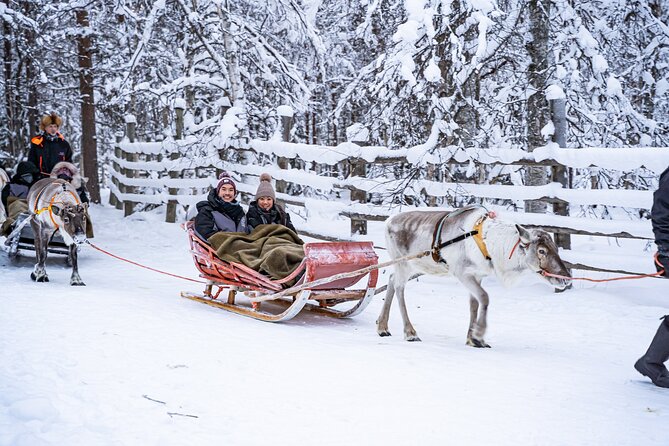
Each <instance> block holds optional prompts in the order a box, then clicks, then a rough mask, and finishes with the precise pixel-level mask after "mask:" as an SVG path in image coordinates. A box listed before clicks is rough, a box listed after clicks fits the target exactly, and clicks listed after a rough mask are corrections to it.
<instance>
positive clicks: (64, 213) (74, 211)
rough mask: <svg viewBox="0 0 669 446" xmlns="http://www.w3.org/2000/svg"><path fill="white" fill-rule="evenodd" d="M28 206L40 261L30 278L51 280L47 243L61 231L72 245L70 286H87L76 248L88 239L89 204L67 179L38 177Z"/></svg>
mask: <svg viewBox="0 0 669 446" xmlns="http://www.w3.org/2000/svg"><path fill="white" fill-rule="evenodd" d="M28 206H29V209H30V217H29V218H30V225H31V226H32V229H33V232H34V234H35V252H36V254H37V264H36V265H35V269H34V270H33V272H32V273H31V274H30V278H31V279H33V280H34V281H36V282H48V281H49V276H47V274H46V269H45V266H44V265H45V262H46V257H47V252H48V251H47V246H48V244H49V240H51V237H52V236H53V234H54V233H55V232H56V231H59V232H60V235H61V236H62V237H63V240H64V241H65V244H67V245H68V246H69V248H70V253H69V256H70V262H71V263H72V276H71V277H70V285H85V284H84V282H83V281H82V280H81V277H79V267H78V265H77V247H78V246H79V245H81V244H82V243H84V242H85V241H86V206H85V205H82V204H81V201H80V200H79V196H78V195H77V192H76V190H75V189H74V187H72V185H71V184H70V183H68V182H67V181H64V180H59V179H53V178H45V179H43V180H39V181H38V182H37V183H35V184H34V185H33V187H31V188H30V192H28Z"/></svg>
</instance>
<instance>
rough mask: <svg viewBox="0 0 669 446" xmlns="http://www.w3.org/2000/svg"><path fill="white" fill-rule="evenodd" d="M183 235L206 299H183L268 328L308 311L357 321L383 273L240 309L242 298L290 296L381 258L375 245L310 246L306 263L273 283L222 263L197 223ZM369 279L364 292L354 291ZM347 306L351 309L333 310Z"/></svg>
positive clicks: (192, 295)
mask: <svg viewBox="0 0 669 446" xmlns="http://www.w3.org/2000/svg"><path fill="white" fill-rule="evenodd" d="M184 229H185V230H186V232H187V233H188V241H189V245H190V252H191V255H192V256H193V261H194V262H195V267H196V268H197V269H198V270H199V272H200V277H202V278H204V279H205V280H206V285H205V289H204V292H203V293H202V294H198V293H191V292H186V291H184V292H182V293H181V296H182V297H185V298H187V299H191V300H194V301H198V302H201V303H204V304H207V305H210V306H213V307H217V308H221V309H223V310H227V311H230V312H233V313H237V314H241V315H244V316H248V317H252V318H254V319H258V320H262V321H266V322H281V321H287V320H290V319H292V318H293V317H295V316H296V315H297V314H298V313H300V312H301V311H302V310H305V309H306V310H309V311H313V312H316V313H319V314H322V315H326V316H331V317H336V318H347V317H353V316H355V315H357V314H360V313H361V312H362V311H363V310H364V309H365V308H366V307H367V305H368V304H369V302H370V301H371V299H372V297H373V296H374V291H375V287H376V282H377V279H378V270H373V271H370V272H369V273H365V274H360V275H356V276H354V277H348V278H344V279H339V280H333V281H331V282H329V283H326V284H322V285H319V286H316V287H314V288H310V289H306V290H299V291H297V290H296V291H295V292H294V293H291V292H289V293H288V296H285V297H284V296H282V297H280V298H277V299H273V300H269V301H266V302H264V303H263V304H262V305H260V303H256V302H248V303H246V302H243V303H240V302H238V294H243V295H245V296H246V297H247V298H258V297H262V296H270V295H273V294H276V293H277V292H280V291H284V290H286V291H290V290H291V289H292V288H297V287H298V286H299V285H300V284H304V283H308V282H312V281H315V280H318V279H323V278H327V277H332V276H335V275H337V274H339V273H347V272H352V271H357V270H359V269H362V268H364V267H367V266H372V265H376V264H377V263H378V256H377V255H376V253H375V252H374V247H373V244H372V242H325V243H321V242H319V243H306V244H305V245H304V252H305V258H304V260H303V261H302V263H300V265H299V266H298V267H297V268H296V269H295V270H294V271H293V272H292V273H291V274H290V275H289V276H287V277H285V278H283V279H281V280H273V279H271V278H269V277H267V276H264V275H262V274H260V273H259V272H257V271H255V270H253V269H251V268H249V267H247V266H245V265H242V264H239V263H234V262H225V261H223V260H221V259H219V258H218V257H217V256H216V252H215V251H214V250H213V249H212V248H211V247H210V246H209V245H208V244H207V243H206V242H205V241H203V240H201V239H200V238H199V237H198V236H197V235H196V234H195V231H194V229H193V223H192V222H188V223H186V224H185V225H184ZM365 276H366V283H365V287H364V288H358V289H353V288H352V287H353V286H354V285H356V284H357V283H358V282H361V281H363V280H364V279H365ZM296 278H299V279H298V280H297V282H296V284H295V285H294V286H293V287H287V285H286V284H287V283H292V282H293V281H294V280H295V279H296ZM363 283H364V282H363ZM246 300H248V299H246ZM347 304H348V306H349V308H347V309H338V308H333V307H335V306H339V305H347Z"/></svg>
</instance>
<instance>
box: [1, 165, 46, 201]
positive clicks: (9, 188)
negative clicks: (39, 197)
mask: <svg viewBox="0 0 669 446" xmlns="http://www.w3.org/2000/svg"><path fill="white" fill-rule="evenodd" d="M39 179H40V171H39V169H38V168H37V167H36V166H35V165H34V164H33V163H31V162H29V161H22V162H20V163H19V165H18V166H17V167H16V174H15V175H14V176H13V177H12V179H11V180H10V182H9V183H7V184H6V185H5V187H4V188H3V189H2V204H3V205H4V206H5V209H8V207H7V206H8V205H9V203H8V200H9V198H10V197H14V198H21V199H24V200H25V199H27V198H28V191H29V190H30V187H31V186H32V185H33V184H35V183H36V182H37V180H39Z"/></svg>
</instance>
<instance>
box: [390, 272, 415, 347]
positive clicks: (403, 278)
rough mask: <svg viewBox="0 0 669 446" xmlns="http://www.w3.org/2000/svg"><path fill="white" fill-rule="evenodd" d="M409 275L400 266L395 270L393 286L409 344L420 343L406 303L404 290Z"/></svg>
mask: <svg viewBox="0 0 669 446" xmlns="http://www.w3.org/2000/svg"><path fill="white" fill-rule="evenodd" d="M408 273H409V272H408V271H406V268H403V265H401V264H398V265H397V267H396V268H395V274H394V276H395V277H394V281H393V285H394V288H395V294H396V295H397V303H398V305H399V307H400V314H401V315H402V322H403V323H404V339H405V340H406V341H409V342H420V338H419V337H418V335H417V334H416V330H415V329H414V328H413V325H412V324H411V321H410V320H409V313H408V312H407V306H406V303H405V302H404V288H405V287H406V284H407V281H408V280H409V274H408Z"/></svg>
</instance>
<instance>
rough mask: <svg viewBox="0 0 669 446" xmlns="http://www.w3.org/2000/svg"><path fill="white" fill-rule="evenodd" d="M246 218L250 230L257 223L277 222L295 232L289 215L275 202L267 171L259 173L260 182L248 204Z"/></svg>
mask: <svg viewBox="0 0 669 446" xmlns="http://www.w3.org/2000/svg"><path fill="white" fill-rule="evenodd" d="M246 219H247V222H248V225H249V229H250V230H253V229H254V228H256V227H257V226H259V225H269V224H277V225H283V226H285V227H287V228H288V229H290V230H291V231H293V232H294V233H296V234H297V231H296V230H295V227H294V226H293V224H292V223H291V222H290V215H288V213H287V212H286V211H285V210H284V209H283V207H282V206H281V205H279V204H277V202H276V194H275V193H274V188H273V187H272V177H271V175H270V174H268V173H263V174H262V175H260V184H259V185H258V190H257V191H256V196H255V200H254V201H252V202H251V203H250V204H249V210H248V212H247V213H246Z"/></svg>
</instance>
